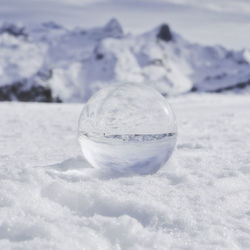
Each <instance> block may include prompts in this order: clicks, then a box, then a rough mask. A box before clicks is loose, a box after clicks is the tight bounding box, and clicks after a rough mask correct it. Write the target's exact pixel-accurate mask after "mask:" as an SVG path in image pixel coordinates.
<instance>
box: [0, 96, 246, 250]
mask: <svg viewBox="0 0 250 250" xmlns="http://www.w3.org/2000/svg"><path fill="white" fill-rule="evenodd" d="M170 103H171V104H172V106H173V108H174V110H175V111H176V115H177V120H178V132H179V135H178V143H177V149H176V151H175V152H174V154H173V156H172V158H171V160H170V161H169V162H168V163H167V164H166V166H164V167H163V168H162V169H161V170H160V171H159V172H157V173H156V174H153V175H146V176H136V175H134V176H125V175H121V176H117V175H115V174H114V173H112V172H109V173H108V172H100V171H99V172H98V171H96V170H94V169H93V168H92V167H91V166H89V164H88V163H87V162H86V161H85V160H84V159H83V158H82V156H81V152H80V147H79V145H78V142H77V138H76V134H77V131H76V130H77V121H78V118H79V115H80V111H81V109H82V105H80V104H38V103H34V104H25V103H3V102H2V103H0V115H1V117H2V119H0V128H1V129H0V141H1V143H0V249H5V250H8V249H19V250H21V249H25V250H28V249H32V250H34V249H58V250H59V249H60V250H64V249H65V250H68V249H74V250H76V249H95V250H96V249H157V250H161V249H249V248H250V227H249V225H250V189H249V177H250V154H249V149H250V145H249V136H250V127H249V123H250V113H249V106H250V100H249V97H248V96H240V95H231V94H229V95H215V94H200V95H196V94H192V95H185V96H182V97H175V98H171V99H170Z"/></svg>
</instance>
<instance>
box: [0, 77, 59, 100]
mask: <svg viewBox="0 0 250 250" xmlns="http://www.w3.org/2000/svg"><path fill="white" fill-rule="evenodd" d="M27 85H28V84H27V81H23V82H16V83H13V84H11V85H5V86H1V87H0V101H13V100H16V101H23V102H61V100H60V99H59V98H53V97H52V93H51V90H50V89H49V88H46V87H43V86H41V85H36V84H34V85H31V87H30V88H28V87H27Z"/></svg>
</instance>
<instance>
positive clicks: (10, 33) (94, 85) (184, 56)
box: [0, 19, 250, 102]
mask: <svg viewBox="0 0 250 250" xmlns="http://www.w3.org/2000/svg"><path fill="white" fill-rule="evenodd" d="M44 72H49V73H46V74H45V75H46V77H44V74H43V73H44ZM249 81H250V52H249V50H242V51H230V50H227V49H225V48H223V47H221V46H215V47H210V46H201V45H198V44H193V43H190V42H188V41H186V40H185V39H183V38H182V37H181V36H180V35H178V34H176V33H175V32H173V31H171V30H170V28H169V26H168V25H166V24H163V25H160V26H159V27H156V28H155V29H154V30H152V31H150V32H147V33H144V34H141V35H131V34H125V33H124V32H123V29H122V27H121V25H120V24H119V22H118V21H117V20H116V19H112V20H110V21H109V22H108V23H107V24H106V25H105V26H104V27H100V28H93V29H88V30H85V29H82V28H74V29H66V28H64V27H62V26H60V25H58V24H56V23H53V22H47V23H42V24H40V25H32V26H29V27H24V26H22V25H20V24H19V25H17V24H11V23H3V24H2V25H1V26H0V100H24V101H28V100H33V101H34V100H37V101H63V102H78V101H86V100H87V99H88V98H89V97H90V95H92V94H93V93H94V92H95V91H96V90H98V89H100V88H102V87H103V86H105V85H107V84H110V83H121V82H140V83H144V84H148V85H151V86H153V87H155V88H156V89H158V90H159V91H160V92H161V93H162V94H163V95H178V94H181V93H186V92H189V91H191V90H192V91H218V92H219V91H223V90H226V89H231V88H234V87H240V88H242V87H244V86H246V85H248V84H249ZM20 84H21V85H22V86H23V87H22V88H24V89H26V90H27V91H28V90H30V91H33V94H31V95H30V96H31V97H32V98H29V97H27V98H23V97H22V95H19V94H16V93H15V91H14V92H13V90H12V89H13V88H14V89H15V88H16V87H17V88H18V86H19V85H20ZM8 85H14V87H11V88H9V87H8V88H6V86H8ZM37 88H39V89H43V90H44V91H45V92H46V90H49V91H50V93H51V95H50V96H49V97H48V95H45V94H44V93H43V92H44V91H37V90H36V89H37ZM37 92H38V93H37ZM28 96H29V95H28Z"/></svg>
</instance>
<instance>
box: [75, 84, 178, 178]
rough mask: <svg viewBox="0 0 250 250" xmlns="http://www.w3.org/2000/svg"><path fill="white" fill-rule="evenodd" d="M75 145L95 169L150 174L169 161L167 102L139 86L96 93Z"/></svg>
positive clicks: (171, 139) (172, 124)
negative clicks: (77, 144)
mask: <svg viewBox="0 0 250 250" xmlns="http://www.w3.org/2000/svg"><path fill="white" fill-rule="evenodd" d="M78 133H79V134H78V135H79V142H80V145H81V149H82V152H83V154H84V156H85V158H86V159H87V160H88V162H89V163H90V164H91V165H92V166H93V167H96V168H102V169H104V168H108V169H109V170H110V169H112V170H114V171H118V172H127V173H129V172H132V173H138V174H150V173H154V172H156V171H157V170H158V169H159V168H160V167H162V166H163V165H164V164H165V163H166V161H167V160H168V159H169V157H170V156H171V154H172V152H173V150H174V147H175V144H176V135H177V127H176V120H175V115H174V113H173V111H172V109H171V107H170V105H169V104H168V102H167V100H166V99H165V98H164V97H163V96H162V95H161V94H160V93H159V92H157V91H156V90H155V89H153V88H150V87H146V86H145V85H142V84H133V83H126V84H119V85H112V86H109V87H106V88H103V89H101V90H100V91H98V92H97V93H96V94H95V95H93V96H92V97H91V98H90V99H89V101H88V102H87V103H86V104H85V105H84V107H83V110H82V113H81V115H80V119H79V129H78Z"/></svg>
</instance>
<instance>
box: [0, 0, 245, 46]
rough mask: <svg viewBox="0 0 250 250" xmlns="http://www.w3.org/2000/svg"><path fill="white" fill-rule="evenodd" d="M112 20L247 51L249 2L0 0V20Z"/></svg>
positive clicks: (90, 23)
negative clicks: (167, 28) (164, 25)
mask: <svg viewBox="0 0 250 250" xmlns="http://www.w3.org/2000/svg"><path fill="white" fill-rule="evenodd" d="M113 17H115V18H117V19H118V20H119V21H120V23H121V24H122V26H123V28H124V30H125V32H128V33H136V34H137V33H143V32H145V31H148V30H150V29H153V28H154V27H156V26H158V25H159V24H161V23H168V24H169V25H170V27H171V29H172V30H174V31H175V32H178V33H180V34H181V35H182V36H183V37H184V38H186V39H188V40H190V41H192V42H197V43H201V44H206V45H215V44H220V45H223V46H225V47H227V48H233V49H242V48H250V32H249V31H250V0H237V1H236V0H217V1H216V0H210V1H205V0H126V1H125V0H50V1H48V0H0V20H1V21H17V22H21V23H39V22H44V21H49V20H51V21H55V22H58V23H59V24H63V25H64V26H67V27H73V26H80V27H85V28H90V27H95V26H102V25H104V24H105V23H106V22H108V20H109V19H111V18H113Z"/></svg>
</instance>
